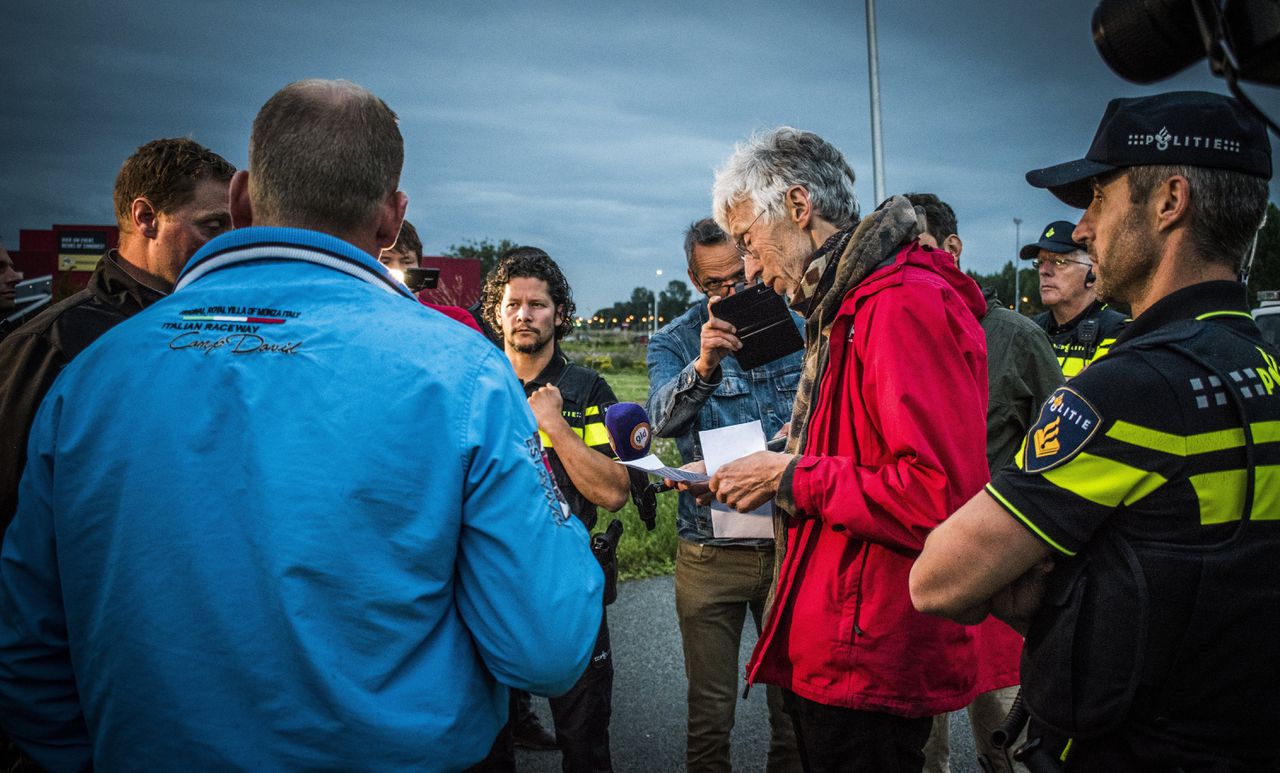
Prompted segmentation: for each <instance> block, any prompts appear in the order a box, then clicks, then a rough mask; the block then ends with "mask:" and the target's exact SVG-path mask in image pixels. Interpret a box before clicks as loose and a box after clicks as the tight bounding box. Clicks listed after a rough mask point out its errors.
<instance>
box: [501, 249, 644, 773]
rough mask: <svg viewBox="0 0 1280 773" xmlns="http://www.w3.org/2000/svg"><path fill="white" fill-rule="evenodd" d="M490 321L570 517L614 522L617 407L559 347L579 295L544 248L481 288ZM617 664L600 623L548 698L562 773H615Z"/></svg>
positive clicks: (619, 469)
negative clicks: (607, 517)
mask: <svg viewBox="0 0 1280 773" xmlns="http://www.w3.org/2000/svg"><path fill="white" fill-rule="evenodd" d="M484 308H485V314H486V316H487V317H488V319H489V322H490V324H492V325H493V326H494V329H495V330H498V331H501V333H502V347H503V350H504V351H505V352H506V354H507V359H508V360H510V361H511V366H512V367H513V368H515V371H516V376H517V377H518V378H519V379H520V383H522V384H523V385H524V391H525V394H526V395H527V396H528V399H529V408H530V409H531V410H532V411H533V415H534V418H535V419H537V421H538V434H539V435H540V436H541V437H542V446H543V448H544V449H545V450H546V455H547V462H548V464H549V465H550V467H551V471H552V475H553V477H554V478H555V482H556V485H557V486H558V487H559V488H560V491H561V493H562V495H563V496H564V499H565V502H566V503H567V506H568V508H569V511H570V512H572V513H573V514H574V515H577V516H578V517H579V518H581V519H582V521H583V523H584V524H586V526H587V529H588V530H589V529H591V528H592V527H593V526H595V522H596V508H597V507H603V508H605V509H607V510H608V511H609V512H616V511H617V510H619V509H620V508H621V507H622V506H623V505H624V504H626V502H627V495H628V494H629V492H630V478H629V477H628V475H627V471H626V468H625V467H623V466H622V465H620V464H617V463H615V462H614V461H613V459H614V454H613V451H612V450H611V449H610V447H609V435H608V433H607V432H606V431H605V426H604V412H605V409H606V408H608V407H609V406H610V405H613V404H614V403H616V402H618V400H617V398H616V397H614V394H613V390H612V389H611V388H610V387H609V384H608V383H607V382H606V381H605V380H604V379H603V378H601V377H600V375H599V374H597V373H596V372H595V371H593V370H591V369H589V368H584V367H582V366H581V365H574V364H573V363H571V362H569V360H568V358H567V357H565V355H564V352H562V351H561V350H560V346H559V341H560V339H561V338H564V337H565V336H566V335H568V333H569V331H571V330H572V329H573V314H574V310H575V307H574V304H573V293H572V291H571V290H570V289H569V283H568V281H567V280H566V279H565V278H564V274H563V273H562V272H561V271H560V267H559V266H557V265H556V262H555V261H554V260H552V259H551V257H550V256H549V255H547V253H546V252H544V251H542V250H540V249H538V248H537V247H515V248H513V249H511V250H508V251H507V252H505V253H504V254H503V256H502V258H501V259H500V260H499V261H498V266H497V268H495V269H494V271H493V273H492V274H490V275H489V278H488V280H487V281H486V282H485V288H484ZM612 698H613V657H612V655H611V654H610V650H609V627H608V623H607V620H606V619H604V618H602V619H601V621H600V636H599V638H598V639H597V640H596V648H595V652H593V653H592V657H591V665H590V666H588V667H587V670H586V673H584V674H583V675H582V678H580V679H579V680H578V683H577V684H575V685H574V686H573V687H572V688H571V689H570V690H569V692H567V693H565V694H564V695H562V696H560V697H558V698H551V700H550V703H551V716H552V718H553V719H554V720H555V728H556V741H557V743H558V744H559V746H560V750H561V751H562V752H563V754H564V762H563V765H564V770H565V771H604V770H611V769H612V765H611V763H610V760H609V715H610V712H611V708H610V704H611V702H612Z"/></svg>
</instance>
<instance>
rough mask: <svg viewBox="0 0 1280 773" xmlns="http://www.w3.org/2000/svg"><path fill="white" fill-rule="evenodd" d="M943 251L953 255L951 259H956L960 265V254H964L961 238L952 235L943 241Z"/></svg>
mask: <svg viewBox="0 0 1280 773" xmlns="http://www.w3.org/2000/svg"><path fill="white" fill-rule="evenodd" d="M942 249H944V250H946V251H947V252H949V253H951V257H953V258H955V259H956V263H957V264H959V263H960V253H961V252H964V242H962V241H960V237H959V236H957V235H956V234H951V235H950V236H948V237H947V238H945V239H943V240H942Z"/></svg>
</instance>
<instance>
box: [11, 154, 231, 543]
mask: <svg viewBox="0 0 1280 773" xmlns="http://www.w3.org/2000/svg"><path fill="white" fill-rule="evenodd" d="M235 171H236V170H235V167H233V166H232V165H231V164H229V163H228V162H227V160H226V159H224V158H223V157H222V156H219V155H218V154H217V153H214V152H213V151H211V150H209V149H208V148H205V147H203V146H201V145H199V144H197V143H195V142H193V141H191V140H189V139H160V140H153V141H151V142H148V143H147V144H146V145H143V146H142V147H140V148H138V150H137V152H135V153H134V154H133V155H132V156H130V157H129V158H128V159H126V160H125V162H124V166H122V167H121V169H120V174H119V175H118V176H117V177H116V184H115V193H114V199H115V209H116V223H117V225H118V226H119V228H120V244H119V246H118V247H117V248H116V249H113V250H109V251H108V252H107V253H106V254H105V255H103V256H102V259H101V260H100V261H99V262H98V267H97V268H96V269H94V272H93V275H92V276H91V277H89V284H88V286H87V287H85V289H83V290H81V291H80V292H78V293H76V294H75V295H72V296H71V297H69V298H66V299H65V300H63V301H61V302H59V303H56V304H54V305H52V306H50V307H49V308H47V309H45V310H44V311H43V312H41V313H40V314H38V315H37V316H36V317H35V318H33V319H31V320H30V321H28V322H27V323H26V324H24V325H22V326H21V327H19V328H18V329H16V330H14V331H13V333H12V334H10V335H9V336H8V337H6V338H5V339H4V340H3V341H0V538H2V537H3V534H4V530H5V529H7V528H8V526H9V522H10V521H11V520H13V514H14V512H15V511H16V509H17V502H18V480H19V479H20V478H21V477H22V468H23V466H25V464H26V461H27V433H28V432H29V431H30V428H31V421H32V419H33V418H34V417H35V414H36V409H37V408H38V407H40V401H41V400H42V399H43V398H44V395H45V393H46V392H48V391H49V387H50V386H51V385H52V384H53V380H54V379H55V378H57V376H58V374H59V373H61V372H62V369H63V368H65V367H66V366H67V363H69V362H71V360H72V358H74V357H75V356H76V355H77V354H79V353H80V352H82V351H84V349H85V348H87V347H88V346H89V344H91V343H93V342H94V341H96V340H97V339H98V337H99V336H101V335H102V334H103V333H105V332H106V331H107V330H109V329H110V328H112V327H113V326H115V325H116V324H117V323H119V322H120V321H122V320H124V319H126V318H128V317H130V316H133V315H134V314H136V313H138V312H139V311H141V310H142V309H144V308H145V307H147V306H149V305H151V304H152V303H153V302H155V301H157V300H159V299H160V298H162V297H164V296H165V295H168V294H169V292H170V291H171V290H172V289H173V283H174V281H175V280H176V279H177V277H178V273H179V272H180V271H182V267H183V266H184V265H185V264H186V262H187V259H188V258H190V257H191V256H192V255H194V254H195V252H196V250H198V249H200V247H201V246H203V245H204V243H205V242H207V241H209V240H210V239H212V238H213V237H215V236H217V235H218V234H221V233H222V232H224V231H226V230H228V229H230V228H231V215H230V214H229V212H228V209H227V187H228V185H229V184H230V182H231V176H232V175H233V174H235ZM122 364H123V363H122Z"/></svg>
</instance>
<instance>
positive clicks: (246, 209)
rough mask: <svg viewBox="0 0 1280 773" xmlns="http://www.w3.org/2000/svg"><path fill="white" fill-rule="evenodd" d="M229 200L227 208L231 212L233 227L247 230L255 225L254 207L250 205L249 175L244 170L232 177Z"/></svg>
mask: <svg viewBox="0 0 1280 773" xmlns="http://www.w3.org/2000/svg"><path fill="white" fill-rule="evenodd" d="M227 199H228V201H227V207H228V209H230V210H231V227H232V228H247V227H249V226H251V225H253V206H252V205H250V203H249V173H248V172H247V171H245V170H244V169H241V170H240V171H238V172H236V173H235V174H234V175H232V176H231V187H230V189H229V190H228V191H227Z"/></svg>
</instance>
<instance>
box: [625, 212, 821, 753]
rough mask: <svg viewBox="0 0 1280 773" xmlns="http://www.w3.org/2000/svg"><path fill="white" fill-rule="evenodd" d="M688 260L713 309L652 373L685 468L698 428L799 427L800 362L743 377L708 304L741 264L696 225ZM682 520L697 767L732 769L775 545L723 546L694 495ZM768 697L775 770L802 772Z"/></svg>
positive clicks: (688, 324) (707, 224) (669, 340)
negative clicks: (750, 646) (795, 419)
mask: <svg viewBox="0 0 1280 773" xmlns="http://www.w3.org/2000/svg"><path fill="white" fill-rule="evenodd" d="M684 251H685V256H686V258H687V259H688V262H689V279H690V281H692V282H693V286H694V287H696V288H698V290H700V291H701V292H703V293H705V294H706V295H707V302H706V303H699V304H697V305H696V306H694V307H693V308H691V309H689V310H688V311H687V312H685V313H684V314H682V315H680V316H679V317H677V318H676V319H674V320H673V321H672V322H671V324H669V325H667V326H666V327H664V328H663V329H662V330H660V331H658V333H657V334H656V335H655V336H654V337H653V340H652V341H650V342H649V355H648V363H649V416H650V418H651V419H652V421H653V431H654V434H656V435H658V436H659V437H672V438H675V439H676V446H677V447H678V448H679V449H680V458H681V460H682V461H683V462H684V463H688V462H691V461H694V460H697V459H701V458H702V448H701V445H700V444H699V442H698V432H699V431H700V430H707V429H715V428H716V427H727V426H731V425H734V424H742V423H744V422H749V421H755V420H756V419H759V420H760V422H761V424H762V425H763V427H764V431H765V434H766V437H773V436H774V435H776V434H778V433H779V431H780V430H781V429H782V427H783V424H784V423H785V422H786V421H787V420H788V419H789V418H790V417H791V403H792V401H793V400H794V399H795V394H796V385H797V383H798V382H799V379H800V369H801V353H800V352H796V353H794V354H789V355H787V356H786V357H783V358H782V359H779V360H775V361H773V362H771V363H768V364H766V365H762V366H761V367H759V368H756V369H755V370H751V371H744V370H742V369H741V368H740V367H739V366H738V362H737V360H736V359H735V358H733V357H728V356H726V355H729V354H731V353H732V352H733V351H734V350H735V349H737V348H738V347H739V345H740V344H739V341H738V339H737V337H736V336H734V335H733V332H732V331H733V327H732V326H731V325H729V324H728V323H727V322H724V321H722V320H717V319H713V318H711V317H710V315H709V313H708V311H707V306H708V305H709V303H710V302H712V301H715V300H717V299H718V298H719V297H723V296H727V295H731V294H732V293H733V292H734V291H735V288H736V286H740V283H741V282H742V281H743V278H744V277H743V265H742V259H741V258H740V257H739V255H738V251H737V249H736V248H735V247H734V246H733V243H732V242H730V241H729V239H728V238H727V237H726V236H725V233H724V232H723V231H721V230H720V227H719V226H717V225H716V224H715V221H713V220H712V219H711V218H705V219H703V220H699V221H698V222H696V223H694V224H693V225H691V226H690V227H689V230H688V231H687V232H686V233H685V240H684ZM792 316H795V315H794V314H793V315H792ZM796 325H797V327H799V326H800V319H799V317H796ZM679 512H680V514H679V518H678V531H679V536H680V544H679V547H678V548H677V551H676V614H677V616H678V617H679V621H680V637H681V639H682V641H683V643H684V662H685V674H686V675H687V676H688V679H689V726H688V751H687V763H688V769H689V770H690V771H694V772H696V771H728V770H729V769H730V755H729V733H730V731H731V730H732V729H733V713H734V704H735V701H736V699H737V694H738V648H739V644H740V639H741V637H742V624H743V622H744V620H745V616H746V612H747V610H748V609H749V610H750V611H751V617H752V619H753V620H754V621H755V624H756V630H757V632H758V631H759V630H760V617H761V615H762V614H763V612H764V604H765V598H766V597H767V596H768V595H769V588H770V585H771V584H772V582H773V540H771V539H731V538H730V539H726V538H717V537H716V536H715V535H714V533H713V530H712V523H711V511H710V508H709V507H707V506H705V505H701V506H700V505H698V504H697V503H696V502H695V501H694V497H693V496H692V495H690V494H688V493H681V494H680V511H679ZM768 698H769V716H770V719H771V722H772V725H773V738H772V742H771V744H770V749H769V761H768V762H769V770H771V771H774V770H786V769H797V770H798V769H799V758H798V757H797V754H796V749H795V739H794V736H793V734H792V731H791V722H790V720H789V719H788V717H787V715H786V713H785V712H784V711H783V710H782V703H781V699H780V697H779V694H778V690H777V688H776V687H769V689H768Z"/></svg>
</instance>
